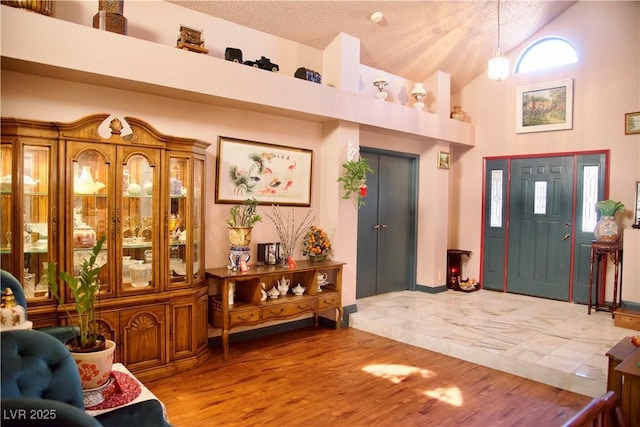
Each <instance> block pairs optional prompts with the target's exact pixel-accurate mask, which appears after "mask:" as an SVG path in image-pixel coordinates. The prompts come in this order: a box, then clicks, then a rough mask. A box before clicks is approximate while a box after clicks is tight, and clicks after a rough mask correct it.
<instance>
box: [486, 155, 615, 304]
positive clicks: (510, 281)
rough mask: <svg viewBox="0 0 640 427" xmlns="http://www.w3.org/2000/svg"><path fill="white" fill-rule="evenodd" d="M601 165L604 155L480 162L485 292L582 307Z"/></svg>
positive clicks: (601, 192)
mask: <svg viewBox="0 0 640 427" xmlns="http://www.w3.org/2000/svg"><path fill="white" fill-rule="evenodd" d="M606 164H607V155H606V152H592V153H575V154H568V155H565V156H552V157H538V158H508V157H503V158H492V159H486V160H485V181H484V189H485V197H484V218H485V220H484V224H483V240H482V259H483V261H482V276H481V280H482V286H483V287H484V288H485V289H492V290H499V291H507V292H513V293H519V294H525V295H532V296H537V297H544V298H551V299H558V300H562V301H573V302H578V303H583V304H584V303H586V302H587V289H588V280H589V263H590V250H591V241H592V240H593V239H594V235H593V228H594V226H595V223H596V221H597V217H596V212H595V203H596V202H597V201H598V200H602V199H603V198H604V197H605V182H606V179H605V177H606Z"/></svg>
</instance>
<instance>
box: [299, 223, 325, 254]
mask: <svg viewBox="0 0 640 427" xmlns="http://www.w3.org/2000/svg"><path fill="white" fill-rule="evenodd" d="M330 252H331V240H329V236H328V235H327V233H326V232H325V231H324V230H323V229H322V228H320V227H316V226H315V225H312V226H311V228H310V229H309V231H308V232H307V234H306V235H305V236H304V239H303V241H302V255H308V256H309V260H310V261H313V262H319V261H326V260H327V255H328V254H329V253H330Z"/></svg>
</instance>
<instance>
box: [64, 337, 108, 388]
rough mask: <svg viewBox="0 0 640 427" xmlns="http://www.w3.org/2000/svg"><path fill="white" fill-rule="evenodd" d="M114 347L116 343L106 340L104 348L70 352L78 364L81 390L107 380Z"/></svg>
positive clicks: (94, 386)
mask: <svg viewBox="0 0 640 427" xmlns="http://www.w3.org/2000/svg"><path fill="white" fill-rule="evenodd" d="M115 349H116V343H115V342H113V341H111V340H106V348H105V349H104V350H100V351H94V352H89V353H76V352H73V351H72V352H71V355H72V356H73V358H74V359H75V361H76V364H77V365H78V371H79V373H80V382H81V383H82V389H83V390H88V389H93V388H97V387H100V386H101V385H104V384H105V383H106V382H107V381H108V380H109V376H110V375H111V368H112V367H113V352H114V351H115Z"/></svg>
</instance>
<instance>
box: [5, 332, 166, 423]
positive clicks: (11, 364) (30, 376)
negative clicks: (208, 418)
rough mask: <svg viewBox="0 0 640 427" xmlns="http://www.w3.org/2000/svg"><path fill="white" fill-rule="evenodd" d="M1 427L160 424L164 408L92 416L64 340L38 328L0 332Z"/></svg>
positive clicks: (146, 405)
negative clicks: (86, 406)
mask: <svg viewBox="0 0 640 427" xmlns="http://www.w3.org/2000/svg"><path fill="white" fill-rule="evenodd" d="M0 341H1V342H0V346H1V351H2V359H0V362H1V367H0V369H1V382H2V384H1V397H2V401H1V403H2V414H3V418H2V425H3V426H64V427H74V426H114V427H115V426H162V427H170V425H169V424H168V423H167V421H166V420H165V419H164V414H163V408H162V405H161V404H160V402H159V401H157V400H147V401H143V402H139V403H135V404H132V405H127V406H123V407H121V408H118V409H115V410H112V411H110V412H106V413H103V414H100V415H98V416H96V417H92V416H90V415H89V414H87V413H86V412H85V411H84V404H83V399H82V386H81V384H80V374H79V373H78V368H77V366H76V363H75V361H74V360H73V357H72V356H71V353H69V350H68V349H67V348H66V347H65V345H64V344H62V342H60V341H59V340H57V339H56V338H54V337H53V336H51V335H49V334H47V333H44V332H40V331H37V330H16V331H5V332H2V333H0Z"/></svg>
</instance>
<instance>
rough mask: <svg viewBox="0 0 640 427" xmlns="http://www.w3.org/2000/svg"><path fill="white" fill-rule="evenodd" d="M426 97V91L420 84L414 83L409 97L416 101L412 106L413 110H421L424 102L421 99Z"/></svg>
mask: <svg viewBox="0 0 640 427" xmlns="http://www.w3.org/2000/svg"><path fill="white" fill-rule="evenodd" d="M426 95H427V91H426V90H425V89H424V86H423V85H422V83H416V84H415V86H413V90H412V91H411V96H413V98H414V99H415V100H416V102H415V103H414V104H413V108H415V109H416V110H422V109H423V108H424V102H422V99H423V98H424V97H425V96H426Z"/></svg>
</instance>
